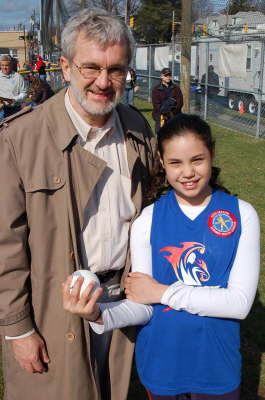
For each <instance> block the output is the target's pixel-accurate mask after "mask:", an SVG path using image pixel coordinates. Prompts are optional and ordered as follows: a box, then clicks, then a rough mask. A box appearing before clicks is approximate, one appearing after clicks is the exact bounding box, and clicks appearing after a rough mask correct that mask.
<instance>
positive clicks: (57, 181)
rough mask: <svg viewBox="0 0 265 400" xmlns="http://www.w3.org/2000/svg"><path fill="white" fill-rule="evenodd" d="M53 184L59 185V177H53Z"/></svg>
mask: <svg viewBox="0 0 265 400" xmlns="http://www.w3.org/2000/svg"><path fill="white" fill-rule="evenodd" d="M53 182H54V183H60V182H61V178H60V177H59V176H55V177H54V178H53Z"/></svg>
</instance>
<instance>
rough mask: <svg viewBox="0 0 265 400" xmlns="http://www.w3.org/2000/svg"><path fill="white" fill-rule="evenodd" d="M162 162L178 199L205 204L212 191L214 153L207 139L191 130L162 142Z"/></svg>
mask: <svg viewBox="0 0 265 400" xmlns="http://www.w3.org/2000/svg"><path fill="white" fill-rule="evenodd" d="M163 150H164V153H163V158H162V159H161V163H162V166H163V168H164V169H165V172H166V176H167V180H168V182H169V183H170V185H171V186H172V187H173V188H174V189H175V191H176V197H177V199H178V201H179V202H180V203H182V204H186V205H197V206H198V205H204V204H205V202H206V201H207V198H208V196H209V195H210V193H211V191H212V190H211V187H210V185H209V181H210V177H211V172H212V156H211V154H210V152H209V150H208V149H207V147H206V146H205V144H204V142H203V141H202V140H200V139H199V138H198V136H197V135H196V134H194V133H192V132H188V133H185V134H184V135H183V136H175V137H173V138H172V139H169V140H166V141H164V142H163Z"/></svg>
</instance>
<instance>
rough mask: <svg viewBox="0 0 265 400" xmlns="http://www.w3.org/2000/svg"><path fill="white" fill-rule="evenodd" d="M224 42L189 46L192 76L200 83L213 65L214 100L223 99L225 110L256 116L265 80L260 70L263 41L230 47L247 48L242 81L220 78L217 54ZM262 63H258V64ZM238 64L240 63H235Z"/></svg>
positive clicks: (264, 95) (262, 65) (262, 63)
mask: <svg viewBox="0 0 265 400" xmlns="http://www.w3.org/2000/svg"><path fill="white" fill-rule="evenodd" d="M225 43H231V42H224V41H221V40H220V41H217V39H208V40H202V41H198V42H196V44H193V50H192V65H193V66H194V67H193V69H192V75H193V76H194V78H195V79H198V81H199V82H201V78H202V75H203V74H204V73H206V70H207V68H208V66H209V65H213V67H214V71H215V72H216V73H217V74H218V75H219V84H220V92H219V94H218V96H221V97H225V98H226V99H227V106H228V108H230V109H231V110H240V108H241V107H242V105H243V107H244V111H247V112H249V113H250V114H256V112H257V110H258V102H259V101H261V103H262V104H265V94H264V93H265V80H264V79H263V70H264V39H263V41H262V39H260V40H258V39H257V40H249V41H244V42H242V41H239V40H238V41H234V42H233V43H245V44H246V46H247V60H246V78H244V79H240V78H234V77H222V75H221V74H220V68H219V64H220V57H219V51H220V48H221V46H223V45H224V44H225ZM261 60H262V62H261ZM239 62H240V61H239Z"/></svg>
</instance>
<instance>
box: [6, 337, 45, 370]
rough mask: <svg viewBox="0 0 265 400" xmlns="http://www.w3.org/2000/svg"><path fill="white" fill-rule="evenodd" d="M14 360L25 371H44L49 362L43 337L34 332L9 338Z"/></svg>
mask: <svg viewBox="0 0 265 400" xmlns="http://www.w3.org/2000/svg"><path fill="white" fill-rule="evenodd" d="M10 342H11V346H12V348H13V353H14V357H15V359H16V361H17V362H18V363H19V365H20V366H21V368H23V369H24V370H26V371H27V372H31V373H34V372H39V373H42V372H45V371H47V366H46V365H45V364H47V363H49V362H50V359H49V356H48V353H47V350H46V346H45V343H44V341H43V339H42V338H41V337H40V336H39V335H38V333H36V332H34V333H32V334H31V335H30V336H27V337H25V338H21V339H12V340H10Z"/></svg>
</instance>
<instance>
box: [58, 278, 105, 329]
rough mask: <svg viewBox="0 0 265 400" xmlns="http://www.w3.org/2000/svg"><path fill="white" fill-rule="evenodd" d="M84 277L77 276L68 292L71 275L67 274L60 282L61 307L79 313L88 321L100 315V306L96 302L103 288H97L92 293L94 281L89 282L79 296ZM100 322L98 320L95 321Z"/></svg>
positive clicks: (96, 318) (94, 319)
mask: <svg viewBox="0 0 265 400" xmlns="http://www.w3.org/2000/svg"><path fill="white" fill-rule="evenodd" d="M83 280H84V278H82V277H79V278H78V279H77V281H76V282H75V284H74V287H73V289H72V291H71V292H70V287H71V281H72V276H68V278H67V279H66V281H65V282H63V284H62V295H63V307H64V309H65V310H66V311H69V312H71V313H72V314H76V315H79V317H82V318H85V319H87V320H88V321H96V320H98V318H99V317H100V308H99V305H98V303H97V301H98V299H99V297H100V296H101V294H102V292H103V289H102V288H97V289H96V290H95V291H94V292H93V293H91V292H92V289H93V287H94V286H95V282H90V283H89V284H88V285H87V287H86V289H85V290H84V292H83V293H82V295H81V296H80V289H81V286H82V283H83ZM97 322H100V321H97Z"/></svg>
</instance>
